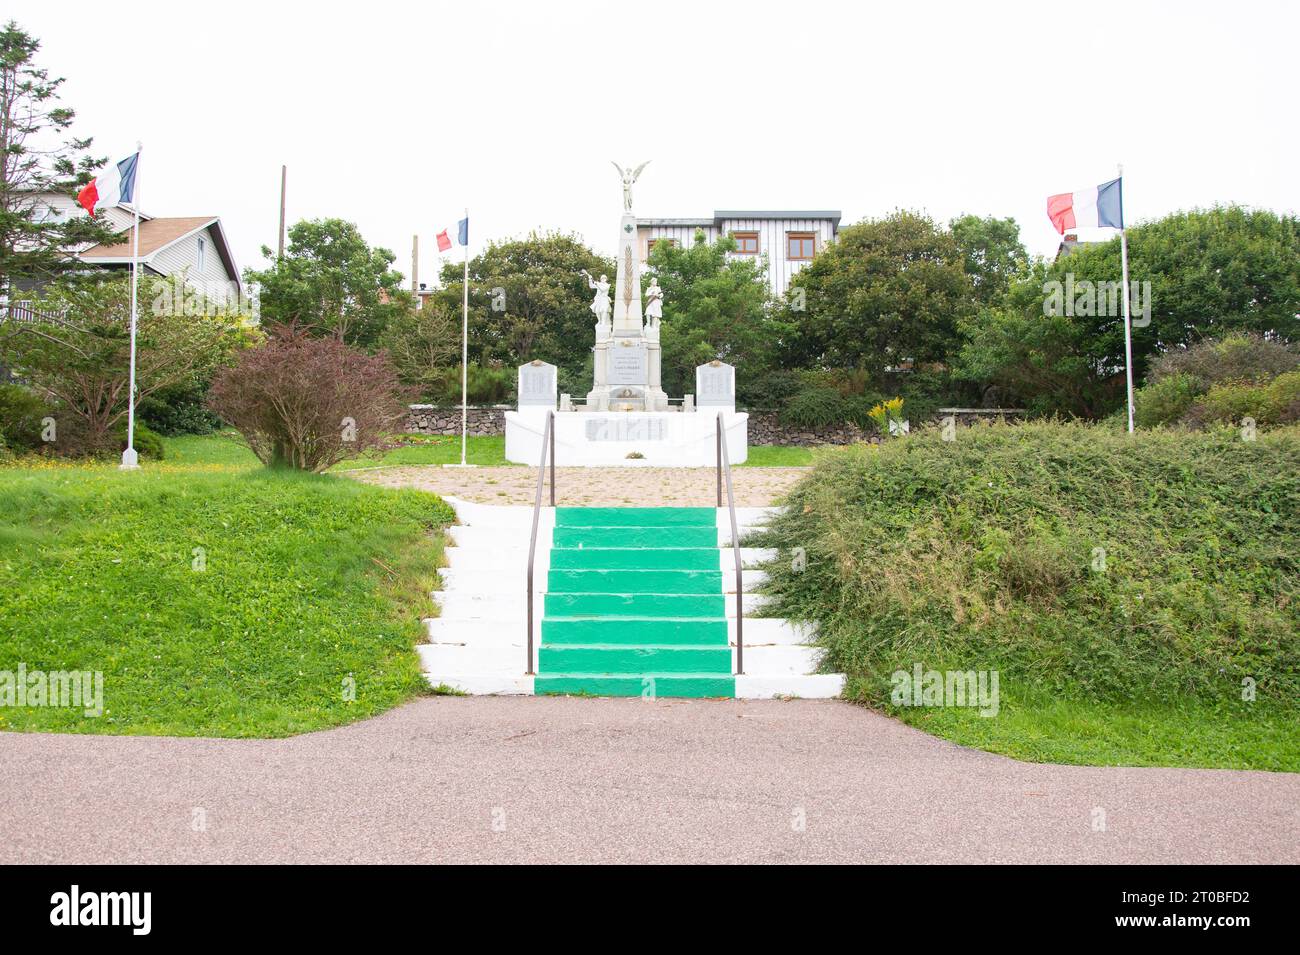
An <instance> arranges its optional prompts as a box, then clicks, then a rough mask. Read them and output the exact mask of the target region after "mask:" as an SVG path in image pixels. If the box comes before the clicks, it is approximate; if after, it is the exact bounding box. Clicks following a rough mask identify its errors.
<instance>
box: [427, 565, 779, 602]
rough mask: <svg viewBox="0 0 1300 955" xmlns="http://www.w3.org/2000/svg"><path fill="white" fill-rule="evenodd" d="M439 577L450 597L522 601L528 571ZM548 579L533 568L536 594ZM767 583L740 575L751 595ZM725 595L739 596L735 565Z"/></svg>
mask: <svg viewBox="0 0 1300 955" xmlns="http://www.w3.org/2000/svg"><path fill="white" fill-rule="evenodd" d="M438 575H439V576H440V577H441V578H442V586H443V589H444V590H445V591H446V592H447V593H453V592H459V591H468V592H470V593H478V594H487V595H491V594H496V595H498V596H500V597H502V598H504V599H508V597H509V595H510V594H518V595H519V599H521V600H522V599H523V597H524V595H525V594H526V593H527V590H526V588H527V586H528V575H527V570H526V569H525V571H524V572H523V573H520V572H518V571H516V570H512V568H510V567H506V568H503V569H489V568H487V567H440V568H438ZM546 577H547V575H546V574H544V573H541V572H540V571H539V570H538V569H537V567H536V566H534V567H533V593H535V594H544V593H546V588H547V579H546ZM766 582H767V574H766V572H764V571H761V570H747V571H745V572H744V573H743V574H742V575H741V583H742V584H743V585H744V588H745V592H746V593H751V592H753V591H755V590H757V589H758V588H759V587H761V586H763V584H764V583H766ZM722 592H723V593H729V594H734V593H735V592H736V575H735V567H734V565H733V567H732V572H731V573H724V574H723V575H722Z"/></svg>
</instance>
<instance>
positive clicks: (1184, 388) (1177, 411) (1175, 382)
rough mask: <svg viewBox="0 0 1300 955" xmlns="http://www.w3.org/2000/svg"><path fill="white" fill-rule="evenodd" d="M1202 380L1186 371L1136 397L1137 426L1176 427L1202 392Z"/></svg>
mask: <svg viewBox="0 0 1300 955" xmlns="http://www.w3.org/2000/svg"><path fill="white" fill-rule="evenodd" d="M1204 390H1205V389H1204V388H1203V387H1202V386H1201V383H1200V380H1199V379H1197V378H1195V377H1193V376H1192V375H1189V374H1187V373H1185V372H1175V373H1174V374H1171V375H1168V376H1167V377H1164V378H1160V379H1159V380H1157V381H1153V382H1151V383H1150V384H1146V385H1143V386H1142V387H1141V388H1139V389H1138V390H1137V391H1136V392H1135V393H1134V394H1133V417H1134V420H1135V421H1136V423H1137V425H1138V427H1140V428H1154V427H1156V426H1157V425H1162V424H1173V423H1174V422H1176V421H1178V420H1179V419H1181V418H1182V417H1183V415H1184V414H1186V413H1187V409H1189V408H1190V407H1191V406H1192V405H1193V404H1194V403H1195V401H1196V399H1197V397H1199V396H1200V395H1201V394H1202V393H1203V392H1204Z"/></svg>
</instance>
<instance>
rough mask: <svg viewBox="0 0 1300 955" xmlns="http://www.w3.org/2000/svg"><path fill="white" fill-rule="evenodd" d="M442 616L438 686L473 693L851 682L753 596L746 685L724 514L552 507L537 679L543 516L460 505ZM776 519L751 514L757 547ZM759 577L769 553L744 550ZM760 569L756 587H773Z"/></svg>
mask: <svg viewBox="0 0 1300 955" xmlns="http://www.w3.org/2000/svg"><path fill="white" fill-rule="evenodd" d="M447 500H448V502H449V503H451V504H452V506H453V507H454V508H455V509H456V513H457V516H458V518H459V520H460V523H459V525H458V526H456V527H452V528H450V529H449V533H450V536H451V538H452V540H453V541H454V544H455V546H452V547H448V548H447V550H446V554H447V559H448V563H449V566H448V567H447V568H445V569H444V570H442V571H441V574H442V577H443V582H444V590H443V591H441V592H438V593H436V594H435V595H434V596H435V597H436V598H437V599H438V601H439V604H440V608H441V613H440V615H439V616H438V617H436V618H432V619H430V620H428V621H426V625H427V627H428V633H429V640H430V642H429V643H428V644H423V645H421V646H420V647H419V650H420V654H421V657H422V659H423V662H424V669H425V673H426V675H427V676H428V679H429V681H430V683H432V684H433V685H435V686H438V685H445V686H449V687H452V688H455V689H458V690H461V691H463V692H467V693H523V694H527V693H575V694H577V693H582V694H591V695H598V696H705V697H719V696H722V697H731V696H736V697H773V696H801V697H831V696H838V695H839V693H840V691H841V690H842V688H843V682H844V679H843V676H842V675H840V674H818V673H816V672H815V671H816V669H817V663H818V655H819V651H818V650H817V649H816V648H814V647H812V646H809V645H808V642H809V638H810V636H811V635H810V634H808V633H806V632H803V631H802V630H800V629H799V628H797V627H794V626H793V625H791V624H790V623H788V622H787V621H784V620H776V619H768V618H752V617H751V616H750V614H751V613H752V612H753V611H754V610H756V609H757V608H758V607H759V606H761V604H762V602H763V599H764V598H762V597H761V596H760V595H758V594H752V593H745V594H742V603H743V609H744V613H745V625H744V634H745V674H744V675H742V676H735V675H734V673H735V643H736V639H735V637H736V621H735V612H736V610H735V565H734V557H733V556H732V551H731V549H730V545H731V540H730V538H731V533H730V520H729V518H728V516H727V511H726V510H721V511H719V510H715V509H714V508H564V507H561V508H554V509H553V508H545V509H543V510H542V512H541V523H540V525H539V531H538V543H537V553H536V562H535V564H534V601H535V603H534V652H535V653H536V658H535V661H534V662H535V664H536V667H535V669H536V670H537V676H536V677H535V678H534V677H529V676H526V675H525V674H524V669H525V667H524V663H525V660H524V658H525V655H526V652H527V651H526V640H525V630H526V619H527V612H526V600H525V594H524V586H525V580H526V568H527V562H528V538H529V532H530V529H531V523H532V508H531V507H527V506H495V505H483V504H473V503H470V502H466V501H460V500H457V499H454V498H448V499H447ZM770 511H771V509H769V508H737V518H738V521H739V522H740V524H741V527H740V533H741V536H742V537H743V536H744V534H745V533H747V531H748V530H750V529H752V528H754V527H756V526H758V525H759V524H760V523H761V522H762V521H763V520H764V519H766V517H767V515H768V514H769V513H770ZM741 555H742V560H743V563H744V564H745V566H746V568H748V567H749V566H751V565H752V564H755V563H758V562H760V561H762V560H764V559H766V558H767V557H768V556H770V555H769V554H768V553H766V552H764V551H761V550H756V549H743V550H742V552H741ZM762 577H763V575H762V572H761V571H756V570H749V569H747V570H746V572H745V574H744V583H745V590H746V591H749V590H751V589H752V588H754V587H757V586H758V585H759V584H761V582H762Z"/></svg>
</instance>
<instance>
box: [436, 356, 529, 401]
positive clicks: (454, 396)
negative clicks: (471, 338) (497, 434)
mask: <svg viewBox="0 0 1300 955" xmlns="http://www.w3.org/2000/svg"><path fill="white" fill-rule="evenodd" d="M517 375H518V372H517V371H516V369H514V368H494V367H484V366H483V365H475V364H473V363H471V364H470V366H469V374H468V385H469V387H468V392H469V403H470V404H471V405H499V404H507V403H509V402H511V401H513V400H514V395H515V383H516V378H517ZM460 378H461V375H460V365H454V366H451V367H448V368H442V369H439V370H438V371H437V372H436V373H435V374H432V375H430V376H429V379H428V381H427V382H425V383H424V384H423V385H422V386H421V388H420V400H421V401H424V402H428V403H429V404H435V405H459V404H460V397H461V386H460V385H461V383H460Z"/></svg>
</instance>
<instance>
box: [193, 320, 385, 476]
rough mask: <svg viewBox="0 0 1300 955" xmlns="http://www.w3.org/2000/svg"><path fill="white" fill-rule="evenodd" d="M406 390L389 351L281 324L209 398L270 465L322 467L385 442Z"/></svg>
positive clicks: (227, 371)
mask: <svg viewBox="0 0 1300 955" xmlns="http://www.w3.org/2000/svg"><path fill="white" fill-rule="evenodd" d="M404 397H405V395H404V393H403V391H402V388H401V386H400V384H399V383H398V380H397V371H396V369H394V368H393V366H392V363H391V362H389V360H388V356H387V355H385V354H383V353H380V354H378V355H369V354H366V353H365V352H364V351H362V350H360V349H359V348H353V347H351V346H349V345H346V344H344V343H343V341H342V340H341V339H339V338H318V337H313V336H311V335H309V334H307V333H306V331H305V330H304V329H300V328H295V327H294V326H292V325H282V326H277V327H276V328H275V329H273V330H272V334H271V338H270V339H269V340H268V341H267V342H266V343H265V344H263V345H260V346H258V347H257V348H250V349H248V350H247V351H245V352H243V353H242V354H241V355H240V356H239V359H238V361H237V362H236V363H235V364H234V365H233V366H231V367H229V368H223V369H222V370H221V371H219V372H218V373H217V375H216V377H215V378H213V380H212V388H211V390H210V392H209V396H208V404H209V406H210V407H211V408H212V410H213V411H215V412H216V413H217V414H219V415H220V416H221V417H222V418H224V419H225V420H226V421H229V422H230V424H231V425H233V426H234V427H235V428H237V429H238V430H239V433H240V434H242V435H243V436H244V440H246V441H247V442H248V446H249V447H250V448H252V449H253V453H254V454H256V455H257V457H258V459H259V460H260V461H261V462H262V463H263V464H265V465H267V466H268V467H269V466H277V467H291V468H296V469H299V470H303V471H315V472H319V471H324V470H325V469H326V468H328V467H330V466H331V465H333V464H336V463H338V462H339V461H342V460H343V459H345V458H349V457H353V456H355V455H357V454H360V453H362V452H364V451H367V450H369V449H371V448H375V447H379V446H380V444H382V442H383V440H384V439H385V438H386V437H387V435H388V434H389V433H390V432H391V431H392V429H393V427H394V426H395V425H396V424H397V422H399V421H400V420H401V419H402V417H403V415H405V413H406V404H405V401H404V400H403V399H404Z"/></svg>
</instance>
